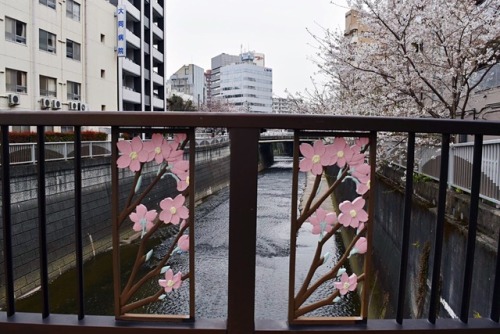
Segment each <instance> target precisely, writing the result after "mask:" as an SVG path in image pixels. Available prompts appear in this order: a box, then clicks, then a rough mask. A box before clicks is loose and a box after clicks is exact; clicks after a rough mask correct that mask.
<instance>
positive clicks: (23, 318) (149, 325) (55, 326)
mask: <svg viewBox="0 0 500 334" xmlns="http://www.w3.org/2000/svg"><path fill="white" fill-rule="evenodd" d="M478 330H480V333H481V334H483V333H484V334H489V333H498V323H496V322H494V321H492V320H490V319H488V318H481V319H470V321H469V322H468V323H467V324H464V323H462V322H460V321H458V320H454V319H438V320H436V324H435V325H433V324H431V323H429V322H428V321H427V320H425V319H406V320H405V322H404V325H399V324H397V323H396V322H395V321H394V320H368V322H367V324H366V325H363V326H357V325H336V326H335V327H334V328H332V326H290V325H288V323H287V322H286V321H276V320H261V319H257V320H255V332H256V333H270V334H271V333H278V332H295V333H298V332H302V333H308V332H314V333H316V334H318V333H332V332H335V333H350V334H355V333H366V332H376V333H377V334H383V333H394V332H411V333H415V334H416V333H425V334H431V333H440V332H442V331H447V332H449V333H454V334H455V333H471V332H475V333H479V331H478ZM65 331H68V332H71V334H132V333H148V334H156V333H158V334H159V333H204V334H205V333H206V334H210V333H214V334H222V333H224V334H225V333H226V321H225V320H221V319H196V321H194V322H187V323H164V322H125V321H115V318H114V317H110V316H95V315H87V316H85V318H84V319H83V320H80V321H79V320H78V319H77V318H76V317H75V316H70V315H63V314H51V315H50V316H49V317H48V318H47V319H44V320H42V319H41V317H40V315H39V314H35V313H20V312H18V313H16V314H15V315H14V316H12V317H9V318H7V316H6V314H5V312H0V332H1V333H61V332H65Z"/></svg>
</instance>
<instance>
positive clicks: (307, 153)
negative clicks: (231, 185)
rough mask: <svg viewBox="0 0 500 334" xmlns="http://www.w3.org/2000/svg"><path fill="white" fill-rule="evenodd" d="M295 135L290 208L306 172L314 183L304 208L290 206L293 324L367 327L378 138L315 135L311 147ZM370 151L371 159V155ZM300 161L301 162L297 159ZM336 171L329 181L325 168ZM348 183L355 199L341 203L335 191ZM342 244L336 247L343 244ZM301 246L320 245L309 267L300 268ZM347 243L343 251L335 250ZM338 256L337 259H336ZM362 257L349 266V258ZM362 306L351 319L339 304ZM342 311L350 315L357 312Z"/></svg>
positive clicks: (304, 200)
mask: <svg viewBox="0 0 500 334" xmlns="http://www.w3.org/2000/svg"><path fill="white" fill-rule="evenodd" d="M304 135H307V138H311V135H312V134H311V133H310V132H307V133H301V132H297V133H296V134H295V140H294V143H295V147H296V149H295V154H294V161H295V165H294V179H293V184H294V187H293V197H292V203H294V204H295V203H298V202H299V199H298V198H297V193H298V191H297V190H298V189H297V188H298V186H297V183H298V173H299V172H306V173H308V175H309V178H311V179H314V181H312V182H308V183H310V184H311V185H312V186H311V187H310V188H309V189H307V188H306V192H305V194H304V197H303V198H302V199H301V201H300V203H301V205H300V207H299V208H297V207H296V205H293V206H292V227H291V243H290V296H289V299H290V301H289V303H290V305H289V319H288V321H289V322H290V323H293V324H304V323H310V324H317V323H346V322H347V323H354V322H366V319H367V309H368V305H367V303H368V300H367V295H368V294H367V291H368V289H367V286H366V284H364V282H365V281H369V280H368V279H367V277H366V275H367V274H368V272H367V270H366V269H367V265H368V263H369V261H367V258H368V257H369V249H370V247H371V245H370V243H371V240H370V239H371V238H370V237H369V235H370V232H369V231H370V230H371V225H372V224H371V222H372V219H371V217H372V211H373V203H372V201H371V200H370V196H369V194H370V185H371V184H374V182H373V179H372V178H373V175H374V166H375V153H374V152H375V151H374V150H373V151H371V152H370V150H369V148H370V147H375V146H376V144H375V136H369V134H365V135H363V134H356V135H349V134H345V133H317V134H314V135H316V136H317V139H316V140H314V142H313V143H312V145H311V144H309V143H302V144H300V145H299V143H300V138H301V136H304ZM369 152H370V154H368V153H369ZM299 154H300V156H301V158H300V162H299V156H298V155H299ZM329 167H333V168H334V169H335V172H336V176H335V177H333V178H332V177H327V175H326V168H329ZM342 183H348V184H349V185H350V186H351V187H352V188H353V192H354V193H355V194H356V196H355V197H354V198H338V196H335V191H336V190H337V188H338V187H339V186H340V185H341V184H342ZM341 234H342V236H343V239H344V240H343V242H338V241H339V240H338V239H342V237H341V236H340V235H341ZM301 243H314V244H316V251H315V254H314V257H313V258H312V259H310V261H311V265H310V267H308V268H296V263H295V262H296V258H297V257H298V256H301V257H303V255H300V247H297V245H299V244H301ZM339 244H344V245H345V249H342V250H340V249H337V248H338V245H339ZM332 254H334V255H332ZM351 257H358V258H359V259H357V260H358V261H356V262H357V264H358V265H351V263H350V258H351ZM358 298H359V299H360V305H359V304H358V305H359V307H358V308H357V309H356V307H354V308H355V309H356V310H354V311H353V312H352V313H351V314H342V313H339V312H338V311H337V310H336V309H337V307H336V305H337V304H342V303H344V304H345V303H346V300H347V302H348V303H349V304H350V305H355V304H356V303H355V302H353V300H354V299H358ZM343 309H350V310H352V309H353V307H344V308H343Z"/></svg>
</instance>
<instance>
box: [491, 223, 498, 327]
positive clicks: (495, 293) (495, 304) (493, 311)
mask: <svg viewBox="0 0 500 334" xmlns="http://www.w3.org/2000/svg"><path fill="white" fill-rule="evenodd" d="M499 232H500V231H499ZM499 314H500V233H499V234H498V242H497V265H496V272H495V282H494V285H493V300H492V302H491V316H490V318H491V320H493V321H496V322H498V320H499Z"/></svg>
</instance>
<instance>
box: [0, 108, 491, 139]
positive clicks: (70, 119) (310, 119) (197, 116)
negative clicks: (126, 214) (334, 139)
mask: <svg viewBox="0 0 500 334" xmlns="http://www.w3.org/2000/svg"><path fill="white" fill-rule="evenodd" d="M125 115H126V116H125ZM68 124H72V125H73V126H79V125H81V126H121V127H126V126H130V127H151V126H156V127H177V126H181V127H186V126H192V127H204V128H205V127H234V128H283V129H297V130H302V129H311V130H352V131H402V132H416V133H438V132H441V133H444V132H449V131H450V129H453V133H457V134H461V133H463V134H484V135H498V134H499V133H500V130H499V129H500V122H499V121H481V120H474V121H468V120H456V119H454V120H450V119H434V118H418V119H414V118H402V117H400V118H396V117H365V116H362V117H361V116H326V115H297V114H248V113H238V114H235V113H200V112H189V113H185V112H162V113H152V112H125V113H124V112H119V113H118V112H116V111H109V112H58V113H50V112H41V111H36V112H34V111H26V112H2V113H1V114H0V125H26V126H28V125H46V126H61V125H68Z"/></svg>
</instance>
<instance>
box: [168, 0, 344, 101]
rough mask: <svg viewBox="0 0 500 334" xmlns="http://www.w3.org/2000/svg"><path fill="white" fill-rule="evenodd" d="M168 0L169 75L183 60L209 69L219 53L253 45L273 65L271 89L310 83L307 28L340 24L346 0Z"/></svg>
mask: <svg viewBox="0 0 500 334" xmlns="http://www.w3.org/2000/svg"><path fill="white" fill-rule="evenodd" d="M330 2H331V1H330V0H253V1H242V0H168V1H166V6H167V30H166V31H167V36H166V39H167V75H168V77H170V75H171V74H172V73H174V72H175V71H177V70H178V69H179V68H180V67H181V66H182V65H185V64H186V65H187V64H195V65H198V66H200V67H202V68H203V69H205V70H207V69H209V68H210V61H211V58H212V57H215V56H217V55H218V54H220V53H223V52H225V53H228V54H234V55H238V54H239V53H240V50H241V48H243V51H246V50H254V51H257V52H262V53H264V54H265V56H266V67H270V68H272V69H273V93H274V94H276V95H278V96H282V97H285V96H286V94H285V92H284V91H285V89H288V90H289V91H290V92H292V93H295V92H297V91H303V90H304V89H305V88H311V86H312V85H311V80H310V79H309V78H310V77H311V76H313V75H314V73H315V72H316V71H317V69H316V66H315V65H314V64H313V62H312V60H311V59H312V58H314V54H315V45H316V44H315V41H314V39H313V38H312V37H311V35H310V34H309V33H308V32H307V30H306V29H309V30H311V31H313V32H315V33H320V34H321V30H322V28H321V27H324V28H330V29H337V28H340V29H343V27H344V17H345V12H346V11H347V9H346V7H345V6H346V4H345V0H334V1H333V2H334V3H335V4H336V5H335V4H331V3H330Z"/></svg>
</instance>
